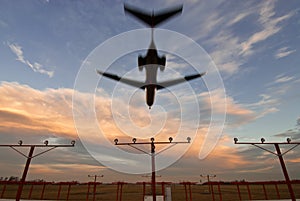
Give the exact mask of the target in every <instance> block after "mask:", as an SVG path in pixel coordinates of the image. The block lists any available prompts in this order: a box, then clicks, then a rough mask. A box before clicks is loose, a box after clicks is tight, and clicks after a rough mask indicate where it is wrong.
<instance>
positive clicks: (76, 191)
mask: <svg viewBox="0 0 300 201" xmlns="http://www.w3.org/2000/svg"><path fill="white" fill-rule="evenodd" d="M4 185H5V184H0V193H1V194H0V196H1V198H9V199H14V198H15V196H16V192H17V188H18V185H17V184H6V185H5V187H4ZM166 186H168V187H171V191H172V201H184V200H205V201H210V200H211V201H213V200H216V201H217V200H223V201H235V200H250V198H251V199H252V200H277V199H278V194H277V191H276V187H275V185H274V184H265V185H264V186H265V191H264V188H263V185H261V184H251V185H249V190H250V192H251V195H250V197H249V194H248V188H247V185H239V190H240V194H239V193H238V190H237V186H236V185H232V184H231V185H224V184H223V185H220V188H219V187H218V185H213V188H212V189H211V190H210V192H214V193H213V194H212V193H209V190H208V189H209V186H208V185H191V186H190V189H191V191H189V186H188V185H187V186H184V185H182V184H169V185H166ZM43 187H44V185H42V184H39V185H36V184H35V185H32V184H26V185H25V186H24V189H23V194H22V199H29V198H30V199H33V200H39V199H41V198H43V199H45V200H74V201H75V200H76V201H80V200H93V196H94V194H93V184H91V185H90V190H89V193H88V184H72V185H68V184H62V185H58V184H47V185H45V188H44V194H43V195H42V191H43ZM277 187H278V191H279V195H280V199H288V198H289V192H288V189H287V186H286V185H285V184H278V185H277ZM59 189H60V190H59ZM185 189H186V190H185ZM219 189H220V191H221V193H220V192H219ZM293 189H294V192H295V195H296V198H298V199H299V198H300V184H293ZM143 190H145V191H144V192H145V194H146V195H150V194H151V187H150V186H149V185H146V188H145V189H143V185H141V184H124V185H123V186H122V195H121V186H119V187H118V185H117V184H98V185H97V187H96V194H95V200H105V201H112V200H114V201H115V200H117V191H118V192H119V194H118V200H121V199H122V200H123V201H138V200H140V201H142V200H143ZM30 191H31V193H30ZM190 192H191V196H192V199H190ZM264 192H266V194H265V193H264ZM162 193H163V192H162V187H161V185H157V194H158V195H162ZM68 194H69V195H68ZM41 196H42V197H41ZM186 196H187V199H186ZM87 198H88V199H87Z"/></svg>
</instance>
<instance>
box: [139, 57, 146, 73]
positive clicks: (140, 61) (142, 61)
mask: <svg viewBox="0 0 300 201" xmlns="http://www.w3.org/2000/svg"><path fill="white" fill-rule="evenodd" d="M145 60H146V59H145V58H144V57H143V56H139V57H138V65H139V71H142V70H143V68H144V65H145V64H146V61H145Z"/></svg>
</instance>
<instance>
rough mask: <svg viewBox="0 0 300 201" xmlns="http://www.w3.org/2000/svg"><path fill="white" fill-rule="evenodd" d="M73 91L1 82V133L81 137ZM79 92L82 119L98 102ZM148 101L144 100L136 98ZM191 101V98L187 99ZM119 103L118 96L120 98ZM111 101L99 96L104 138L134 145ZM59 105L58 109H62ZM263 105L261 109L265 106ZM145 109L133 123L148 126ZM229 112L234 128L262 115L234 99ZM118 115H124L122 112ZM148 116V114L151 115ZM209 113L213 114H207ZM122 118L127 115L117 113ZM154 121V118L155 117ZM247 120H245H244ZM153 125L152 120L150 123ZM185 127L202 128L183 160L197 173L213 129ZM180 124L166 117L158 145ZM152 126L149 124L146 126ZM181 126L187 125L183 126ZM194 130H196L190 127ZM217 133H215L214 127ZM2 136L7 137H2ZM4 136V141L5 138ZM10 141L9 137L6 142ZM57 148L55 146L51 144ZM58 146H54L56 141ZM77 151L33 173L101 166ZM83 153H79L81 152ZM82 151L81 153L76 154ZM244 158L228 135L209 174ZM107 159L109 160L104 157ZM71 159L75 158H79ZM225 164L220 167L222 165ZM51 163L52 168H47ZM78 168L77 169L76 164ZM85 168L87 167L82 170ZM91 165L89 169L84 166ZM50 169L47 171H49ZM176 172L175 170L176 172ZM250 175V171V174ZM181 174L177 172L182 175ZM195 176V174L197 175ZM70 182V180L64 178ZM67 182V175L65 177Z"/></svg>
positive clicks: (39, 164)
mask: <svg viewBox="0 0 300 201" xmlns="http://www.w3.org/2000/svg"><path fill="white" fill-rule="evenodd" d="M73 93H74V90H72V89H65V88H62V89H46V90H42V91H41V90H36V89H33V88H31V87H29V86H27V85H20V84H18V83H8V82H2V84H1V85H0V96H1V97H2V98H1V100H0V131H1V133H7V136H9V137H10V139H13V140H14V139H15V138H17V139H19V138H21V139H24V137H25V136H26V141H27V142H30V141H32V139H35V140H36V139H38V140H39V141H41V140H44V139H45V136H47V137H48V138H49V137H50V138H51V137H52V138H53V137H54V138H53V140H54V141H57V140H62V139H64V138H72V139H74V138H77V132H76V129H75V125H74V121H73V114H72V109H73V108H72V95H73ZM76 93H79V96H77V97H79V98H78V99H77V100H76V101H78V104H79V105H82V108H74V109H75V110H77V112H76V113H77V114H82V115H83V117H85V115H89V114H88V110H87V108H89V107H90V106H89V105H87V103H88V100H89V99H91V98H94V97H93V96H91V95H90V94H87V93H80V92H76ZM199 97H200V99H201V100H200V102H201V104H203V105H202V106H203V107H206V108H207V110H210V109H209V108H210V104H211V101H215V102H216V103H219V104H222V101H220V100H219V99H220V94H219V93H218V91H214V92H212V93H211V94H210V97H211V99H213V100H209V94H208V93H207V92H206V93H204V92H203V93H201V94H200V95H199ZM137 98H139V99H141V100H140V101H144V99H143V97H142V96H141V97H137ZM185 98H186V99H187V100H188V97H185ZM116 99H118V97H116ZM264 99H265V100H264V101H261V103H260V104H267V102H268V99H269V98H268V97H264ZM111 101H112V100H111V98H110V97H109V96H107V95H105V92H104V91H102V90H101V89H99V90H98V92H97V95H96V96H95V105H96V108H95V112H96V114H97V115H99V116H98V119H97V121H98V122H99V124H101V129H102V131H103V132H104V133H105V137H106V138H107V140H108V141H110V142H113V139H114V138H116V137H117V138H119V140H121V141H123V140H124V141H127V140H131V138H130V136H127V135H126V134H124V133H123V132H122V130H121V129H120V128H119V127H118V126H117V125H116V124H115V123H114V119H113V115H112V111H111ZM58 103H59V104H58ZM116 103H117V104H118V105H119V107H120V108H119V109H122V108H123V107H125V105H126V103H125V102H122V101H121V100H117V102H116ZM260 104H258V105H260ZM253 105H256V104H253ZM142 107H145V105H140V106H138V107H133V108H130V109H129V111H130V113H133V114H134V115H135V116H134V117H133V121H134V123H135V124H136V125H138V126H142V127H143V126H145V122H144V121H143V119H144V118H145V116H146V119H148V118H150V117H147V115H145V114H146V113H145V111H144V110H143V109H142ZM222 107H223V106H222V105H219V106H218V104H216V107H215V110H216V111H217V112H221V111H222V110H221V108H222ZM227 108H228V116H229V118H230V119H231V120H230V121H231V122H230V123H231V124H232V125H233V124H235V125H242V124H245V123H247V122H250V121H252V120H253V119H254V118H256V117H257V116H259V115H261V113H260V112H256V111H254V110H252V109H249V107H246V105H245V104H239V103H237V102H236V101H235V100H234V98H233V97H230V96H229V97H227ZM117 111H119V110H117ZM148 112H149V111H148ZM208 114H209V112H208ZM117 115H121V118H122V113H120V114H117ZM151 118H153V117H151ZM203 118H204V120H205V119H209V118H210V116H209V115H208V116H204V117H203ZM241 119H243V120H241ZM148 123H150V121H148ZM202 123H203V122H201V125H185V126H187V128H190V129H185V130H184V131H185V132H186V133H190V131H191V130H192V128H193V127H195V126H196V127H198V131H197V135H196V137H195V138H194V139H193V144H192V146H191V147H190V150H189V151H188V152H187V153H186V155H185V157H184V158H186V157H187V158H186V159H182V160H183V162H184V164H183V165H184V166H185V167H187V168H189V167H188V166H189V164H191V167H190V168H191V169H192V170H193V171H198V170H196V169H197V168H194V167H198V166H199V164H200V163H202V162H201V161H199V160H198V153H199V147H201V146H207V145H205V144H203V143H204V139H205V134H206V133H207V132H208V126H207V125H208V124H207V125H202ZM179 125H180V119H178V117H177V116H176V115H174V114H173V113H170V115H169V116H168V117H167V123H166V124H165V126H164V128H162V130H161V131H160V132H159V133H158V135H157V136H155V138H156V139H157V140H165V138H166V136H165V135H166V133H168V137H169V136H173V137H174V136H176V132H177V129H178V126H179ZM76 126H82V127H84V126H86V125H85V121H84V120H83V121H82V122H81V124H80V125H76ZM146 126H147V125H146ZM181 126H182V125H181ZM191 127H192V128H191ZM85 129H86V130H87V131H88V132H86V133H85V135H86V136H87V138H90V141H91V143H92V144H95V145H96V146H97V147H98V148H99V146H103V147H105V146H109V145H108V144H107V142H106V141H101V142H98V141H95V140H94V139H95V138H94V137H93V135H97V132H95V131H92V130H89V128H85ZM211 129H213V128H211ZM1 137H3V135H2V136H1ZM4 137H5V136H4ZM6 138H7V137H6ZM51 143H52V142H51ZM53 143H54V142H53ZM75 148H76V149H75V150H76V152H75V153H74V152H73V149H70V150H68V152H64V154H66V153H67V156H66V155H64V156H63V157H59V159H55V158H56V157H54V155H57V153H53V154H54V155H51V154H52V153H49V156H48V158H47V159H49V160H47V161H44V160H43V161H36V163H35V164H36V165H35V166H33V171H32V173H33V174H34V175H36V176H39V175H41V176H42V175H47V177H55V175H60V174H66V172H80V168H84V167H86V168H88V169H93V168H95V167H96V166H94V165H91V164H90V163H91V162H89V160H90V161H93V160H92V159H91V158H90V159H87V158H88V155H87V153H86V152H85V151H82V150H83V147H81V145H80V146H79V145H77V146H76V147H75ZM179 148H181V147H180V146H178V147H174V150H173V148H172V150H173V151H172V152H171V153H169V154H170V157H173V154H174V153H177V151H176V150H177V149H179ZM157 149H158V150H161V149H162V148H161V147H157ZM78 151H79V152H78ZM77 152H78V153H77ZM243 154H245V153H240V152H239V151H238V149H237V148H236V147H232V139H231V137H229V135H227V134H226V135H223V137H221V139H220V141H219V143H218V145H217V146H216V147H215V149H214V151H213V152H212V153H211V155H209V156H208V158H206V159H204V160H206V161H208V165H207V170H209V168H211V167H214V169H215V170H216V171H221V172H226V171H232V170H235V169H239V168H242V167H244V168H245V167H246V166H247V165H248V164H249V161H248V160H249V159H248V158H247V154H246V155H243ZM102 155H103V157H107V158H108V159H111V157H110V158H109V156H105V154H104V153H102ZM74 156H75V158H76V159H74V158H72V157H74ZM220 161H221V162H220ZM45 164H47V165H45ZM72 164H74V166H73V165H72ZM80 164H83V165H82V166H81V165H80ZM85 164H86V165H85ZM45 166H47V167H45ZM172 168H175V169H176V165H175V167H171V170H172ZM253 168H257V169H259V168H262V167H253ZM249 170H250V171H251V169H249ZM177 174H178V173H177ZM193 174H194V173H193ZM64 177H65V176H64ZM66 177H67V176H66Z"/></svg>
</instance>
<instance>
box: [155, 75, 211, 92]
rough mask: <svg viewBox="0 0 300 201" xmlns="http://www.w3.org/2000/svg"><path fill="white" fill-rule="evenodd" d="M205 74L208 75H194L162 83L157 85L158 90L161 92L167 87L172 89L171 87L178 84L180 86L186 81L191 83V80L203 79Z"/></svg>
mask: <svg viewBox="0 0 300 201" xmlns="http://www.w3.org/2000/svg"><path fill="white" fill-rule="evenodd" d="M205 74H206V73H200V74H194V75H189V76H185V77H183V78H178V79H174V80H169V81H164V82H160V83H157V87H156V89H157V90H160V89H163V88H166V87H170V86H173V85H176V84H180V83H182V82H186V81H189V80H193V79H196V78H199V77H202V76H203V75H205Z"/></svg>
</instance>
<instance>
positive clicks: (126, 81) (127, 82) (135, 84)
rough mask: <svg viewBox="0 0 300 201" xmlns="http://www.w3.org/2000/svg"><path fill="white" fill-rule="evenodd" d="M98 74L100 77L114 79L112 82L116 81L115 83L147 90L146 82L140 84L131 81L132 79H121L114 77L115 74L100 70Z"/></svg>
mask: <svg viewBox="0 0 300 201" xmlns="http://www.w3.org/2000/svg"><path fill="white" fill-rule="evenodd" d="M97 73H98V74H100V75H103V76H104V77H107V78H109V79H112V80H115V81H118V82H122V83H124V84H127V85H130V86H133V87H137V88H140V89H145V87H144V85H145V83H144V82H139V81H135V80H130V79H127V78H122V77H119V76H117V75H114V74H110V73H105V72H101V71H99V70H97Z"/></svg>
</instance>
